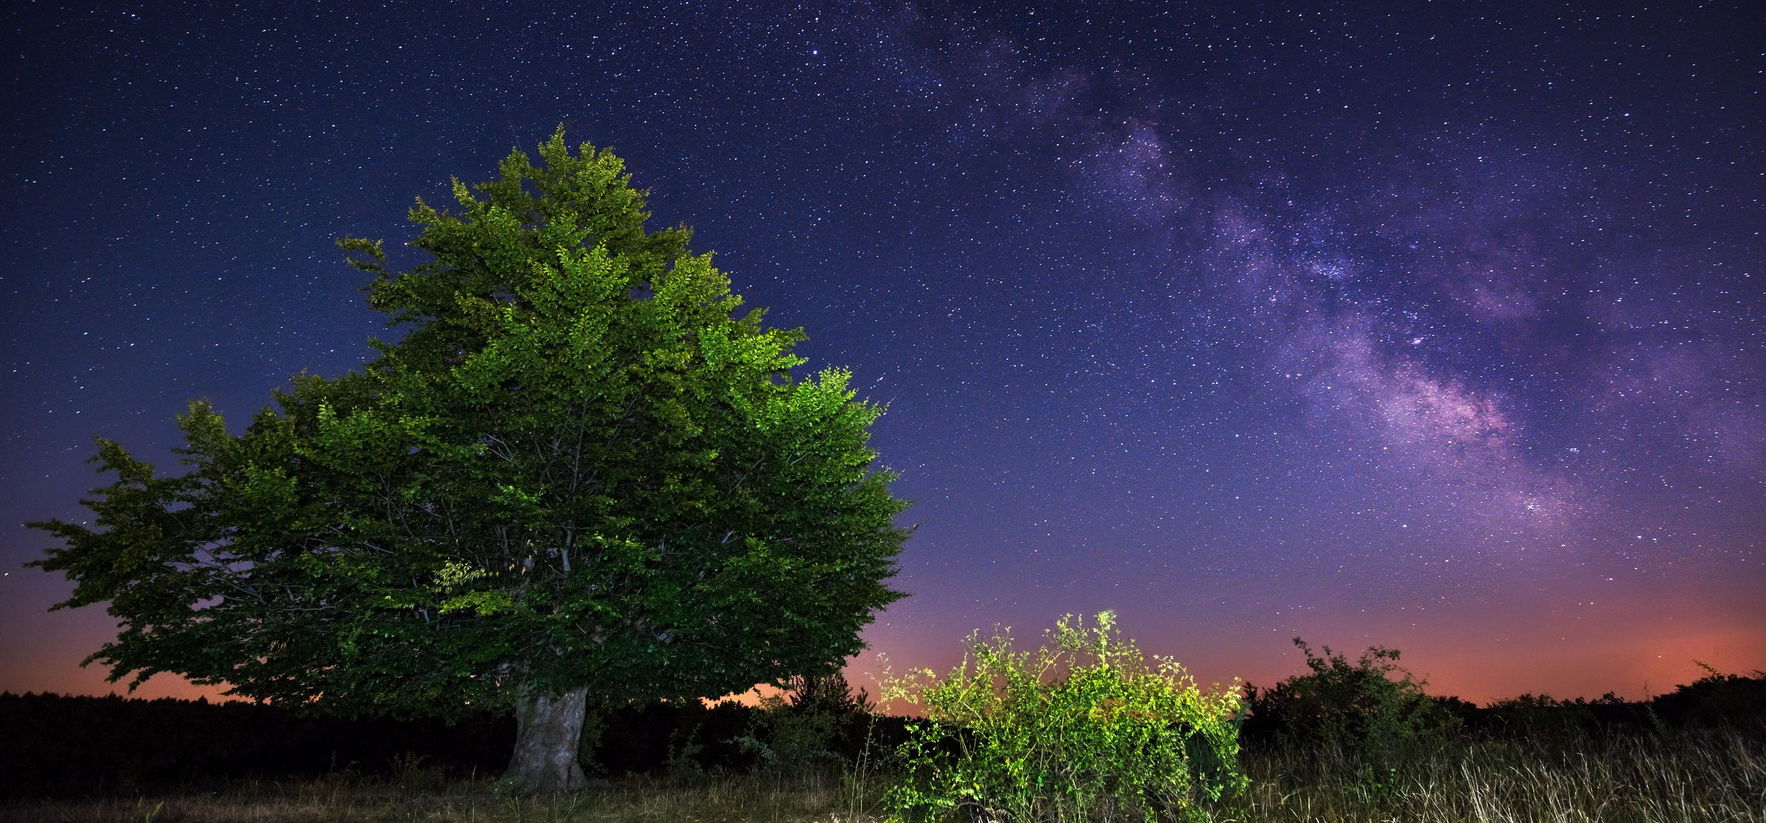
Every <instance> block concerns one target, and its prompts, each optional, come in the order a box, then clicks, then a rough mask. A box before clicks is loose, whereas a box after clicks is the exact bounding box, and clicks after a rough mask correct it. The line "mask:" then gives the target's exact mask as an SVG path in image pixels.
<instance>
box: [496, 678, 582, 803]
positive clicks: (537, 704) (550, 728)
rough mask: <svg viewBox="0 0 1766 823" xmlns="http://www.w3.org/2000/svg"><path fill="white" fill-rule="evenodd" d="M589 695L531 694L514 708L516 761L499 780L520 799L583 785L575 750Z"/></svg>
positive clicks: (574, 692)
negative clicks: (519, 794)
mask: <svg viewBox="0 0 1766 823" xmlns="http://www.w3.org/2000/svg"><path fill="white" fill-rule="evenodd" d="M588 694H589V690H588V689H586V688H580V689H573V690H571V691H567V692H561V693H557V694H546V693H531V694H528V695H525V696H523V697H522V699H521V702H520V703H519V704H517V706H516V707H515V755H514V756H513V757H511V758H509V769H508V770H507V771H505V772H504V773H503V779H505V780H508V781H510V782H511V783H513V784H514V787H515V789H516V791H518V792H520V793H522V794H562V793H565V792H574V791H580V790H581V789H582V788H583V787H585V786H587V785H588V782H589V781H588V778H587V777H585V776H584V775H583V769H582V766H580V765H577V762H576V748H577V744H578V742H579V741H580V740H581V739H582V733H583V715H584V711H585V709H586V708H587V706H588Z"/></svg>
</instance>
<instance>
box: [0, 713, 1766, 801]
mask: <svg viewBox="0 0 1766 823" xmlns="http://www.w3.org/2000/svg"><path fill="white" fill-rule="evenodd" d="M1245 765H1246V768H1247V771H1248V772H1249V773H1250V775H1251V778H1252V788H1251V790H1250V791H1249V792H1248V793H1246V794H1244V795H1242V796H1240V797H1237V798H1234V799H1232V800H1230V801H1228V802H1226V803H1223V804H1221V805H1220V806H1218V807H1216V808H1214V809H1212V810H1211V813H1212V819H1213V820H1215V821H1221V822H1222V823H1225V821H1234V822H1235V823H1263V822H1264V821H1284V822H1285V821H1294V822H1295V823H1298V822H1299V821H1343V823H1349V822H1350V821H1354V822H1355V823H1366V822H1368V821H1415V822H1416V823H1437V822H1438V823H1471V822H1472V821H1479V823H1521V821H1527V822H1528V823H1531V821H1567V822H1569V823H1574V822H1576V821H1612V822H1613V823H1634V822H1635V823H1644V822H1645V821H1651V822H1659V823H1702V822H1704V821H1711V822H1712V823H1715V822H1716V821H1726V822H1729V821H1735V822H1742V823H1766V746H1763V745H1762V744H1761V743H1760V742H1758V741H1753V742H1749V741H1744V740H1743V739H1741V738H1739V737H1736V736H1733V735H1692V734H1676V735H1668V736H1657V735H1639V736H1616V737H1607V738H1599V739H1595V738H1590V739H1587V740H1581V741H1577V742H1575V743H1574V744H1562V743H1560V744H1557V745H1552V746H1545V745H1539V744H1522V743H1515V742H1503V741H1482V742H1466V743H1461V744H1457V745H1455V746H1452V747H1449V748H1447V749H1445V750H1442V751H1439V752H1437V753H1435V754H1433V755H1429V756H1423V757H1416V758H1410V759H1407V760H1406V761H1405V762H1403V763H1401V764H1399V765H1397V766H1396V767H1394V768H1390V769H1386V770H1373V769H1369V768H1367V767H1365V766H1355V765H1352V764H1349V763H1346V762H1343V761H1341V760H1339V759H1337V758H1334V757H1331V756H1329V755H1328V754H1314V755H1307V756H1298V755H1273V754H1264V755H1258V754H1252V755H1250V756H1248V757H1247V758H1246V761H1245ZM885 779H886V778H885V776H884V775H881V774H878V773H854V772H850V771H849V772H846V773H829V774H824V775H800V776H747V777H700V778H693V779H677V780H663V779H654V778H629V779H624V780H619V781H613V782H608V783H605V784H603V785H599V786H597V787H596V788H594V789H592V790H590V791H587V792H584V793H582V794H579V795H574V796H568V797H556V798H544V799H515V798H507V797H501V796H499V795H498V794H497V793H496V792H494V791H493V790H492V787H491V785H490V784H489V783H488V782H484V781H455V782H449V781H446V780H444V779H443V778H442V776H441V775H440V774H439V773H438V772H436V771H435V770H432V769H427V768H424V767H423V766H422V764H420V763H412V764H409V765H408V766H407V767H406V768H404V769H402V770H401V771H400V773H399V774H398V775H397V776H395V777H394V778H392V779H366V778H361V777H354V776H350V775H339V776H334V777H330V778H326V779H322V780H316V781H305V782H298V783H251V784H240V785H235V786H233V787H232V788H230V789H228V790H227V791H225V792H220V793H215V794H191V795H175V796H168V797H144V798H131V799H109V800H89V801H67V800H62V801H45V802H39V803H32V804H29V805H13V806H10V807H6V808H4V809H3V810H0V820H4V821H19V822H20V823H23V822H24V821H31V823H38V822H39V821H40V822H41V823H56V822H57V821H65V822H66V823H74V822H75V821H137V822H142V821H154V822H155V823H174V822H183V821H262V822H263V823H272V822H274V823H319V822H320V821H387V822H388V823H392V822H393V821H412V822H413V823H414V822H415V821H435V822H436V823H551V822H552V821H560V822H562V821H596V822H598V823H599V822H601V821H605V823H639V821H644V822H645V823H652V822H654V821H697V822H701V823H713V822H714V821H729V822H730V823H750V822H752V823H759V822H760V821H819V822H820V823H858V822H859V821H877V820H881V819H882V817H883V812H884V809H883V805H882V791H883V784H884V781H885Z"/></svg>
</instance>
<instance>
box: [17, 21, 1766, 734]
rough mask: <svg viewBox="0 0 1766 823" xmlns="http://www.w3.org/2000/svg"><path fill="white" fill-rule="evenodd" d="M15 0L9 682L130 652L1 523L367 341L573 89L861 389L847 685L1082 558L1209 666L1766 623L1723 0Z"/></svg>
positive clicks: (1737, 144) (1644, 675) (1675, 670)
mask: <svg viewBox="0 0 1766 823" xmlns="http://www.w3.org/2000/svg"><path fill="white" fill-rule="evenodd" d="M370 6H373V8H370ZM7 9H8V10H7V11H5V12H3V13H0V14H4V17H3V18H0V19H3V21H4V29H3V34H0V36H3V37H4V47H3V49H0V56H3V57H4V58H5V65H6V69H5V71H6V75H7V76H6V82H5V83H3V84H0V117H3V119H4V126H5V128H4V129H3V130H0V173H3V174H4V192H3V194H0V202H3V204H4V205H3V208H4V219H3V221H0V260H3V261H4V262H3V263H0V422H3V423H4V425H3V426H0V489H3V490H4V494H3V495H0V574H4V576H3V577H0V690H12V691H26V690H58V691H68V692H75V693H82V692H84V693H104V692H106V691H108V690H109V689H110V688H112V687H110V686H109V685H107V684H105V683H104V682H103V672H102V671H98V670H93V669H85V670H82V669H80V668H78V665H77V664H78V661H79V660H80V659H81V658H82V657H84V656H85V655H86V654H87V653H89V652H91V651H93V650H94V649H96V647H97V646H98V645H99V644H100V643H101V642H103V641H104V640H105V639H107V637H108V636H109V635H110V633H111V632H113V631H114V628H115V627H114V624H113V623H112V622H111V621H110V620H109V618H108V617H107V616H106V615H104V614H103V612H102V611H101V610H99V609H82V610H78V611H72V612H69V611H62V612H56V613H53V614H52V613H49V612H47V608H48V607H49V606H50V605H51V604H53V603H54V602H56V601H58V600H60V599H62V598H64V597H65V596H66V594H67V591H68V586H67V584H66V583H65V582H64V581H63V580H61V578H60V577H59V576H51V575H48V574H45V573H43V572H40V571H38V570H34V569H26V568H24V567H23V564H24V563H25V562H27V561H29V560H31V559H34V558H36V557H38V556H40V553H41V552H42V550H43V549H44V548H45V547H47V546H48V545H49V540H48V538H47V537H46V536H44V535H42V534H41V533H38V532H33V531H28V530H26V529H24V528H23V527H22V525H21V524H22V523H23V522H24V521H26V520H34V519H41V518H48V517H62V518H73V519H78V518H79V517H80V516H81V512H82V510H81V509H80V508H79V507H78V504H77V502H76V501H77V500H78V499H79V497H80V496H81V494H82V493H83V492H85V491H86V490H87V489H90V488H93V487H96V486H99V485H102V483H103V482H107V481H101V479H100V477H99V476H98V475H97V474H96V472H94V471H93V470H92V469H91V467H89V466H88V465H86V464H85V463H84V462H83V461H84V460H85V459H86V457H87V456H88V455H89V454H90V453H91V451H92V438H93V437H94V436H97V435H103V436H107V437H112V438H115V439H118V440H121V441H122V442H123V443H125V444H126V445H127V446H129V447H131V448H132V449H133V450H134V451H135V452H136V453H137V454H138V455H140V456H143V457H146V458H147V459H149V460H152V461H156V462H159V463H160V464H162V465H169V464H170V457H169V449H170V448H171V447H172V446H174V445H175V444H176V442H177V440H176V430H175V428H174V427H173V423H172V418H173V416H174V415H175V414H176V413H178V412H180V411H182V410H183V408H184V406H185V405H186V403H187V402H188V401H189V400H191V399H192V398H197V397H206V398H210V399H212V400H213V401H214V402H215V403H216V404H217V405H218V407H219V408H220V409H221V410H222V411H223V412H224V413H226V414H228V415H229V416H230V418H231V419H233V420H234V422H235V425H238V424H240V423H242V422H243V420H244V418H245V416H246V415H247V414H249V413H250V412H251V411H252V410H254V409H256V408H257V407H259V406H261V405H263V404H264V403H266V402H267V401H268V398H269V393H270V391H271V390H272V389H274V388H276V387H278V386H281V385H283V384H284V382H285V381H286V380H287V378H288V377H289V376H290V375H292V374H294V373H296V372H299V371H301V370H303V369H306V370H310V371H313V372H316V373H319V374H325V375H336V374H340V373H342V372H345V371H347V370H350V369H352V368H355V367H356V366H358V365H359V364H360V363H361V362H363V361H364V360H365V359H366V358H367V357H368V356H369V354H370V350H369V349H368V347H367V345H366V342H365V341H366V339H367V338H368V337H369V336H371V335H375V334H379V333H382V332H383V327H382V318H381V317H380V316H379V315H376V314H374V313H373V312H371V311H370V310H368V309H367V308H366V306H365V304H364V302H363V300H362V293H361V287H362V286H363V285H364V282H365V281H364V278H363V276H362V275H361V274H360V273H359V272H356V271H355V270H353V269H351V268H349V267H348V266H346V265H344V264H343V262H342V257H341V255H340V254H339V253H338V252H337V251H336V249H335V248H334V247H333V246H332V241H333V239H334V238H336V237H338V236H341V235H363V236H368V237H378V238H386V239H387V240H388V242H389V245H396V244H398V243H401V242H403V241H405V240H407V239H409V238H410V237H412V236H413V234H414V232H413V230H412V228H411V227H410V225H409V224H407V223H406V222H405V220H404V214H405V210H406V208H407V207H408V206H409V205H410V204H411V203H412V201H413V199H414V198H416V197H418V196H423V197H426V198H427V199H429V200H430V201H431V202H446V200H447V198H446V184H447V181H448V179H449V176H450V175H457V176H459V177H461V178H462V179H465V180H468V181H477V180H484V179H488V178H489V177H490V176H491V174H492V171H493V169H494V166H495V162H496V161H497V160H498V159H499V158H501V157H502V156H503V155H504V154H506V153H507V152H508V151H509V149H510V148H512V147H516V146H519V147H522V148H524V149H528V150H531V149H532V147H533V146H534V145H535V144H536V143H538V142H540V141H541V140H543V139H544V138H545V137H546V136H548V135H549V134H550V133H551V132H552V130H553V129H554V128H555V127H556V126H557V125H558V124H559V123H563V124H564V125H565V127H566V129H567V131H568V135H569V137H570V139H571V140H572V142H575V141H578V140H586V141H590V142H592V143H594V144H596V145H598V146H612V147H613V148H614V149H615V150H616V151H618V152H619V153H620V154H621V155H622V156H623V157H624V158H625V159H626V160H627V162H628V164H629V166H630V168H631V169H632V170H633V172H634V174H635V181H636V183H637V184H638V185H639V186H642V187H647V188H649V189H651V191H652V199H651V207H652V211H653V212H654V213H655V215H656V222H657V224H661V225H666V224H673V223H678V222H685V223H687V224H689V225H691V226H693V227H694V229H695V230H696V239H695V243H694V246H695V248H696V249H697V250H701V251H704V250H713V251H715V252H716V253H717V261H718V265H719V266H720V267H721V268H723V269H724V270H725V271H727V272H728V273H729V275H730V277H731V279H732V281H733V283H734V288H735V290H736V291H737V292H738V293H740V294H742V295H743V296H744V297H745V298H747V301H748V303H749V305H751V306H763V307H766V308H768V309H769V310H770V313H769V318H770V320H771V321H773V322H774V323H776V324H779V325H784V326H802V327H804V328H805V329H806V330H807V331H808V332H809V334H810V338H811V339H810V341H809V342H808V343H806V344H804V345H803V346H802V347H801V348H800V353H801V354H804V355H806V356H808V357H809V358H811V367H820V366H825V365H844V366H848V367H850V368H851V369H852V370H853V371H854V373H855V384H856V385H857V386H858V387H859V388H860V390H861V394H862V395H863V396H865V397H866V398H868V399H871V400H874V401H878V402H884V403H888V404H889V412H888V414H886V415H885V416H884V417H883V419H882V420H881V421H880V422H879V423H878V424H877V426H876V427H875V430H874V438H873V442H874V445H875V447H876V448H877V449H878V450H879V451H880V452H881V454H882V458H881V461H880V462H882V463H883V464H886V465H888V466H889V467H891V468H893V469H896V470H898V471H900V472H901V473H902V475H903V476H902V479H901V480H900V481H899V482H898V483H897V485H896V487H895V489H896V492H897V494H898V495H899V496H902V497H905V498H908V499H911V500H913V501H915V505H914V506H913V508H912V509H910V510H909V511H908V513H907V514H906V515H904V521H905V522H907V523H910V524H915V525H917V527H918V531H917V532H916V533H915V534H914V536H913V537H912V538H911V539H910V540H909V542H908V544H907V547H906V549H905V551H904V553H903V555H902V557H901V574H900V575H899V577H897V578H896V580H895V586H896V587H897V588H899V589H902V590H904V591H906V592H909V593H910V595H911V596H910V597H908V598H907V599H905V600H902V601H900V602H899V603H897V604H895V605H893V606H891V607H890V608H889V609H888V610H887V611H886V612H884V613H882V614H880V615H879V616H878V619H877V622H876V623H875V624H874V625H872V626H871V627H870V629H868V630H867V632H866V634H865V638H866V639H867V640H868V641H869V643H870V644H871V646H872V651H871V652H867V653H866V654H865V655H863V656H862V657H860V658H859V659H858V660H857V661H856V662H855V665H854V668H853V675H854V680H855V682H856V683H858V684H859V685H870V686H871V688H872V691H873V692H874V691H875V686H874V685H872V684H871V681H870V678H871V677H872V675H874V674H875V673H876V672H877V671H879V670H880V669H881V668H882V666H883V663H882V662H881V661H880V659H879V656H878V655H879V654H882V655H884V656H885V657H886V659H887V661H888V662H887V665H888V666H889V667H891V668H893V669H894V670H896V671H900V670H902V669H905V668H908V667H917V666H935V667H939V668H943V667H945V666H948V665H950V664H951V663H953V662H954V661H955V659H956V657H957V654H958V651H959V641H960V638H961V637H962V636H963V635H964V634H966V633H967V632H969V631H970V630H972V629H976V628H982V629H988V628H991V627H993V626H995V625H1002V626H1011V627H1014V628H1015V629H1016V630H1017V632H1018V634H1019V635H1020V636H1034V635H1035V634H1036V633H1037V632H1038V631H1039V630H1040V629H1041V628H1042V627H1046V626H1048V625H1050V624H1052V622H1053V621H1054V619H1055V618H1056V617H1058V616H1059V615H1061V614H1063V613H1066V612H1080V613H1089V612H1095V611H1097V610H1100V609H1106V608H1110V609H1115V610H1117V611H1118V612H1119V613H1120V615H1121V623H1122V626H1123V628H1124V630H1125V632H1126V633H1127V634H1129V635H1131V636H1133V637H1135V638H1137V639H1138V640H1139V641H1140V643H1141V645H1142V647H1143V648H1145V649H1146V650H1148V651H1150V652H1157V653H1161V654H1169V655H1173V656H1175V657H1177V658H1178V659H1179V660H1181V661H1183V662H1184V663H1186V664H1187V665H1189V667H1190V668H1191V669H1192V670H1193V671H1194V672H1195V673H1196V675H1197V676H1198V677H1199V678H1200V679H1201V680H1202V681H1203V682H1204V683H1207V682H1210V681H1222V682H1224V681H1228V680H1230V679H1232V678H1234V677H1242V678H1246V679H1248V680H1251V681H1253V682H1258V683H1262V684H1268V683H1270V682H1272V681H1274V680H1275V679H1278V678H1280V677H1284V676H1287V675H1290V674H1294V673H1297V672H1298V671H1299V670H1300V668H1301V667H1300V657H1299V655H1298V652H1297V651H1296V650H1295V649H1294V648H1293V647H1292V646H1291V645H1290V644H1289V640H1290V638H1292V637H1294V636H1296V635H1299V636H1303V637H1305V638H1306V639H1307V640H1308V641H1310V642H1312V643H1314V644H1320V643H1323V644H1330V645H1332V646H1333V647H1335V648H1337V649H1339V650H1347V651H1351V652H1353V651H1357V650H1359V649H1361V648H1363V647H1365V646H1367V645H1370V644H1381V645H1386V646H1395V647H1397V648H1399V649H1402V650H1403V651H1404V652H1405V658H1404V660H1405V662H1406V663H1407V664H1409V666H1410V667H1411V668H1412V669H1413V670H1414V671H1416V672H1417V673H1419V674H1422V675H1426V676H1427V677H1428V678H1429V680H1430V683H1431V687H1430V688H1431V691H1434V692H1437V693H1448V694H1457V695H1460V696H1462V697H1466V698H1468V699H1474V700H1480V701H1483V700H1490V699H1496V698H1502V697H1510V696H1514V695H1518V694H1521V693H1523V692H1533V693H1539V692H1546V693H1550V694H1552V695H1555V696H1558V697H1575V696H1589V697H1592V696H1596V695H1599V694H1601V693H1603V692H1607V691H1613V692H1617V693H1618V694H1620V695H1623V696H1626V697H1632V698H1637V697H1643V696H1646V695H1648V694H1651V693H1660V692H1663V691H1668V690H1671V689H1672V688H1673V686H1674V685H1675V684H1678V683H1684V682H1688V681H1690V680H1692V679H1693V678H1695V677H1697V676H1699V674H1700V671H1699V670H1698V668H1697V666H1696V665H1695V663H1694V661H1695V660H1696V661H1703V662H1706V663H1710V664H1712V665H1715V666H1717V667H1718V668H1720V669H1723V670H1726V671H1751V670H1752V669H1756V668H1762V667H1766V506H1763V505H1762V504H1763V503H1766V287H1763V286H1766V283H1763V281H1766V268H1763V267H1766V241H1763V239H1762V236H1761V231H1762V228H1763V227H1766V203H1763V202H1762V197H1763V195H1766V152H1762V150H1761V147H1762V146H1763V145H1766V122H1763V120H1766V118H1763V115H1766V99H1762V97H1763V96H1766V95H1763V94H1762V89H1766V30H1763V29H1762V27H1761V25H1760V19H1759V9H1758V7H1757V6H1753V5H1752V4H1749V3H1742V2H1736V3H1721V2H1718V3H1668V4H1660V5H1653V6H1648V7H1645V6H1641V5H1639V6H1635V7H1631V6H1630V5H1629V4H1621V3H1600V4H1568V5H1561V6H1560V5H1557V4H1553V3H1548V2H1537V0H1529V2H1521V3H1503V2H1491V3H1454V2H1432V3H1416V2H1394V3H1377V2H1368V3H1362V2H1353V3H1347V2H1344V3H1295V4H1255V3H1240V2H1195V3H1151V2H1149V3H1127V2H1116V3H1094V4H1078V3H1031V4H1023V3H987V4H971V3H917V2H896V1H895V0H888V1H886V2H875V3H872V2H850V3H819V4H818V3H801V4H777V3H727V4H726V3H704V4H701V3H628V2H617V1H615V2H605V3H603V2H596V3H542V2H526V3H524V2H502V3H494V2H487V3H447V2H424V3H410V2H388V3H384V4H360V3H344V2H315V1H314V0H288V1H287V2H279V3H263V4H249V3H248V4H228V3H207V2H202V3H192V2H174V1H173V0H155V2H151V3H125V2H110V1H109V0H101V2H87V3H81V4H71V3H59V2H19V3H12V4H7ZM194 693H196V692H195V691H194V690H193V689H192V688H191V687H190V686H189V685H188V684H185V683H182V682H180V681H178V680H176V679H175V678H172V677H169V676H161V677H158V678H156V679H155V680H153V681H152V682H150V683H149V684H148V685H147V686H145V687H144V688H143V690H142V691H141V694H145V695H148V696H158V695H189V694H194Z"/></svg>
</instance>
